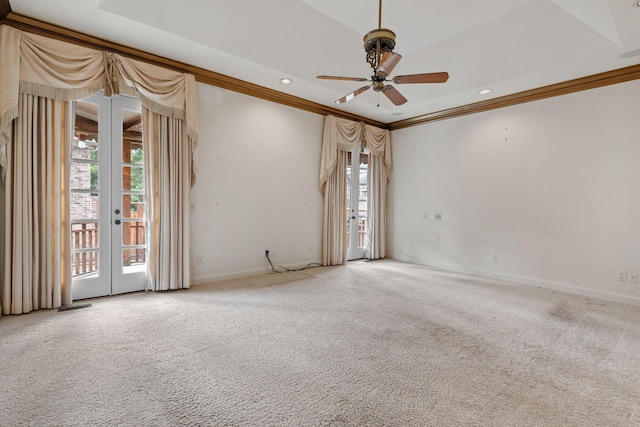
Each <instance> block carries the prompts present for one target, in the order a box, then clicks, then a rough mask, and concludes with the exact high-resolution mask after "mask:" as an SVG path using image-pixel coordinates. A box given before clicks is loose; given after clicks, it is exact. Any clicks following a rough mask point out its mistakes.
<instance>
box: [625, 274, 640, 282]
mask: <svg viewBox="0 0 640 427" xmlns="http://www.w3.org/2000/svg"><path fill="white" fill-rule="evenodd" d="M627 280H629V282H630V283H638V273H629V275H628V276H627Z"/></svg>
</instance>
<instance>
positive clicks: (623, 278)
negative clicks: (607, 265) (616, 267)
mask: <svg viewBox="0 0 640 427" xmlns="http://www.w3.org/2000/svg"><path fill="white" fill-rule="evenodd" d="M626 281H627V272H626V271H618V282H626Z"/></svg>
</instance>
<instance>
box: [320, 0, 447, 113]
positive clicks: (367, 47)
mask: <svg viewBox="0 0 640 427" xmlns="http://www.w3.org/2000/svg"><path fill="white" fill-rule="evenodd" d="M362 41H363V44H364V51H365V52H366V61H367V63H368V64H369V66H370V67H371V68H372V69H373V75H372V76H371V79H366V78H362V77H339V76H317V78H318V79H323V80H348V81H356V82H371V84H370V85H369V86H363V87H361V88H360V89H357V90H355V91H353V92H351V93H350V94H348V95H346V96H343V97H342V98H340V99H338V100H336V104H342V103H345V102H348V101H350V100H352V99H353V98H355V97H356V96H358V95H360V94H361V93H363V92H365V91H367V90H368V89H369V88H371V87H373V90H374V92H382V93H383V94H384V95H385V96H386V97H387V98H388V99H389V101H391V102H392V103H393V105H396V106H398V105H402V104H404V103H405V102H407V99H406V98H405V97H404V96H402V94H400V92H398V90H397V89H396V88H395V87H393V86H390V85H385V84H384V83H385V82H393V83H395V84H406V83H444V82H446V81H447V80H448V79H449V74H448V73H446V72H439V73H423V74H409V75H405V76H396V77H394V78H393V79H387V77H388V76H389V75H390V74H391V72H392V71H393V69H394V68H395V66H396V65H398V62H400V59H402V55H400V54H397V53H395V52H393V49H394V48H395V47H396V33H394V32H393V31H391V30H389V29H387V28H382V0H379V10H378V28H376V29H375V30H371V31H369V32H368V33H367V34H365V36H364V38H363V39H362ZM378 106H380V105H378Z"/></svg>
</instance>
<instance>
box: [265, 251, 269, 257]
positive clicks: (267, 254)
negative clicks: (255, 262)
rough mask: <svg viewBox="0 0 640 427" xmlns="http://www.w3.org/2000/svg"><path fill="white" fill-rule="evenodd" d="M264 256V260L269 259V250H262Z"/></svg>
mask: <svg viewBox="0 0 640 427" xmlns="http://www.w3.org/2000/svg"><path fill="white" fill-rule="evenodd" d="M264 256H265V258H269V249H265V250H264Z"/></svg>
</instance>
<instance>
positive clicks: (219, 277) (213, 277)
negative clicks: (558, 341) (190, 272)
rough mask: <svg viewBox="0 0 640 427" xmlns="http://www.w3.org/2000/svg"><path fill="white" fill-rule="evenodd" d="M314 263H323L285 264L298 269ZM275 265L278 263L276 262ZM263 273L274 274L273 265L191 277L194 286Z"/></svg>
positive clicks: (292, 268)
mask: <svg viewBox="0 0 640 427" xmlns="http://www.w3.org/2000/svg"><path fill="white" fill-rule="evenodd" d="M313 263H318V264H321V262H320V261H308V262H302V263H297V264H287V265H285V267H287V268H289V269H291V270H296V269H299V268H303V267H306V266H307V265H309V264H313ZM274 265H276V264H275V263H274ZM278 265H280V264H278ZM263 274H273V271H271V267H264V268H254V269H248V270H240V271H233V272H226V273H217V274H208V275H202V276H194V277H192V278H191V284H192V285H194V286H197V285H206V284H207V283H215V282H223V281H225V280H233V279H242V278H244V277H252V276H261V275H263Z"/></svg>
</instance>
